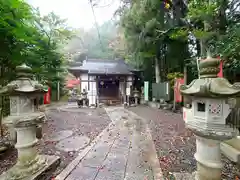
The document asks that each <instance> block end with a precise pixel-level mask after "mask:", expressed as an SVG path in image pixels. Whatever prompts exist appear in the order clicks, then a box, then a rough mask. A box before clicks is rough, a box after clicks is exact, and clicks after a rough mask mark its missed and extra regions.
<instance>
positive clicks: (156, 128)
mask: <svg viewBox="0 0 240 180" xmlns="http://www.w3.org/2000/svg"><path fill="white" fill-rule="evenodd" d="M130 110H131V111H133V112H135V113H136V114H138V115H139V116H141V117H143V118H145V119H147V120H149V126H150V128H151V131H152V137H153V140H154V143H155V147H156V150H157V153H158V157H159V162H160V166H161V169H162V171H163V173H164V176H165V177H166V178H167V179H171V178H170V177H172V173H173V172H188V173H192V172H194V171H195V170H196V161H195V159H194V153H195V149H196V147H195V137H194V135H193V133H192V132H191V131H189V130H187V129H185V125H184V121H183V120H182V115H181V114H178V113H172V112H170V111H167V110H160V109H153V108H150V107H146V106H139V107H132V108H130ZM222 160H223V162H224V169H223V173H222V178H223V179H225V180H235V179H236V177H239V170H238V168H237V165H236V164H234V163H232V162H230V161H229V160H228V159H227V158H225V157H222Z"/></svg>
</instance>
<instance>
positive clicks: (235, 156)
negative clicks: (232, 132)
mask: <svg viewBox="0 0 240 180" xmlns="http://www.w3.org/2000/svg"><path fill="white" fill-rule="evenodd" d="M221 151H222V153H223V154H224V155H225V156H226V157H227V158H228V159H229V160H230V161H233V162H235V163H240V139H239V138H234V139H231V140H228V141H225V142H223V143H221Z"/></svg>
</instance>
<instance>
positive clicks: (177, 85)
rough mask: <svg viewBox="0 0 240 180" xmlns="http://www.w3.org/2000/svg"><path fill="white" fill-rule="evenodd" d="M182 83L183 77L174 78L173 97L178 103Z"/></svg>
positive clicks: (180, 98) (180, 96)
mask: <svg viewBox="0 0 240 180" xmlns="http://www.w3.org/2000/svg"><path fill="white" fill-rule="evenodd" d="M183 84H184V79H183V78H178V79H176V80H175V85H174V97H175V102H177V103H179V102H182V95H181V93H180V86H181V85H183Z"/></svg>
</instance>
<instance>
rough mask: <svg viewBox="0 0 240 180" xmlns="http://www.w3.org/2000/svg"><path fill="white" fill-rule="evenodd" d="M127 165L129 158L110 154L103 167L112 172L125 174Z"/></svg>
mask: <svg viewBox="0 0 240 180" xmlns="http://www.w3.org/2000/svg"><path fill="white" fill-rule="evenodd" d="M126 164H127V157H126V156H124V155H123V154H122V155H121V154H113V153H109V154H108V156H107V158H106V159H105V161H104V163H103V166H104V167H107V168H108V169H109V170H111V171H122V172H123V173H124V171H125V168H126Z"/></svg>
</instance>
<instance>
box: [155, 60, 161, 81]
mask: <svg viewBox="0 0 240 180" xmlns="http://www.w3.org/2000/svg"><path fill="white" fill-rule="evenodd" d="M155 76H156V83H160V82H161V78H160V68H159V62H158V58H157V57H155Z"/></svg>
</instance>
